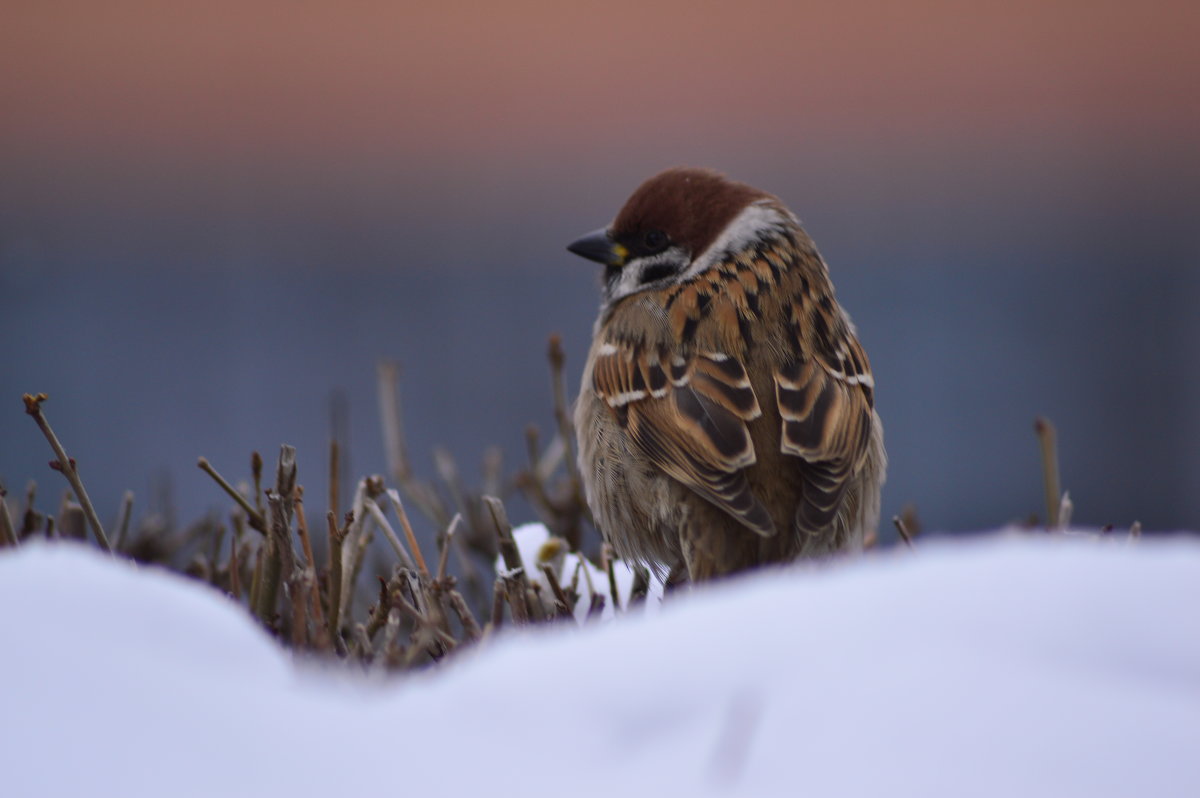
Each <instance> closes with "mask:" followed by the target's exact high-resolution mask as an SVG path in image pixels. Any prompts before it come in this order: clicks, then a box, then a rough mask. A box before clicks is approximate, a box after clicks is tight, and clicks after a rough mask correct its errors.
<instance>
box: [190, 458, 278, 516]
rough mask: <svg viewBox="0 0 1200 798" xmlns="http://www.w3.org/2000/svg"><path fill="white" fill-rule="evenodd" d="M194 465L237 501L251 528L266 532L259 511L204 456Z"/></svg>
mask: <svg viewBox="0 0 1200 798" xmlns="http://www.w3.org/2000/svg"><path fill="white" fill-rule="evenodd" d="M196 465H198V466H199V467H200V470H201V471H203V472H204V473H206V474H208V475H209V476H210V477H212V478H213V481H214V482H216V483H217V485H218V486H219V487H220V488H221V490H223V491H225V493H227V494H229V498H231V499H233V500H234V501H235V502H237V504H238V506H239V507H241V508H242V510H243V511H244V512H245V513H246V523H248V524H249V525H250V528H251V529H256V530H258V531H259V532H261V533H263V534H264V535H265V534H267V522H266V521H265V520H264V519H263V517H262V514H261V513H259V512H258V510H256V509H254V505H252V504H250V502H249V501H247V500H246V497H245V496H243V495H242V494H240V493H238V491H237V490H236V489H235V488H234V487H233V485H230V484H229V482H227V481H226V479H225V477H223V476H221V475H220V474H219V473H218V472H217V469H215V468H213V466H212V464H211V463H209V462H208V460H207V459H206V458H203V457H201V458H200V459H199V460H197V461H196Z"/></svg>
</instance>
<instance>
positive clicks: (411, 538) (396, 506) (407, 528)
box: [387, 488, 459, 581]
mask: <svg viewBox="0 0 1200 798" xmlns="http://www.w3.org/2000/svg"><path fill="white" fill-rule="evenodd" d="M387 497H388V501H390V502H391V503H392V509H393V510H395V511H396V517H398V518H399V519H400V526H401V527H403V528H404V536H405V537H406V538H408V546H409V548H411V549H412V555H413V557H414V558H416V561H417V570H418V571H419V572H420V574H421V576H422V578H424V579H425V580H426V581H428V579H429V569H428V568H427V567H426V566H425V557H424V556H423V555H422V554H421V546H420V545H419V544H418V543H417V536H416V535H414V534H413V528H412V524H411V523H409V520H408V513H406V512H404V503H403V502H401V501H400V493H399V491H397V490H396V489H395V488H389V489H388V491H387ZM455 517H456V518H457V517H459V516H458V515H456V516H455Z"/></svg>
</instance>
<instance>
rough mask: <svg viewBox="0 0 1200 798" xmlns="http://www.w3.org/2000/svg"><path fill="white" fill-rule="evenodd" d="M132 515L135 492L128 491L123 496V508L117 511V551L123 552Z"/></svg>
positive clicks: (115, 542)
mask: <svg viewBox="0 0 1200 798" xmlns="http://www.w3.org/2000/svg"><path fill="white" fill-rule="evenodd" d="M132 515H133V491H131V490H127V491H125V493H124V495H122V496H121V507H120V509H118V510H117V535H116V538H115V539H114V544H113V545H114V547H115V548H116V550H117V551H122V550H123V547H124V545H125V537H126V535H128V534H129V519H130V518H131V517H132Z"/></svg>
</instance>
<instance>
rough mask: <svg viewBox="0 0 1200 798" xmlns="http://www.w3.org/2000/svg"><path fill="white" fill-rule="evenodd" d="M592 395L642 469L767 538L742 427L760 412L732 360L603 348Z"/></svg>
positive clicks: (770, 530)
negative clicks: (645, 464)
mask: <svg viewBox="0 0 1200 798" xmlns="http://www.w3.org/2000/svg"><path fill="white" fill-rule="evenodd" d="M592 388H593V390H595V392H596V394H597V395H598V396H599V397H600V398H601V399H603V400H604V401H605V402H606V403H607V404H608V407H609V409H610V410H611V411H612V413H613V414H614V416H615V417H616V419H617V421H618V422H619V423H620V424H621V425H622V427H624V429H625V431H626V433H627V434H628V435H629V439H630V440H631V441H632V442H633V444H634V445H635V446H636V447H637V448H638V450H639V451H640V452H641V453H642V454H643V455H645V456H646V458H648V459H649V460H650V462H652V463H654V465H656V466H657V467H658V468H660V469H662V470H663V472H665V473H666V474H668V475H669V476H671V477H672V478H674V479H676V480H678V481H679V482H680V483H682V484H684V485H686V486H687V487H688V488H690V489H691V490H693V491H695V492H696V493H698V494H699V495H701V496H703V497H704V498H705V499H707V500H708V501H710V502H712V503H713V504H715V505H716V506H717V507H719V508H720V509H722V510H723V511H725V512H726V513H728V514H729V515H731V516H732V517H733V518H735V519H737V520H738V521H739V522H741V523H742V524H743V525H744V526H745V527H747V528H748V529H750V530H752V531H753V532H756V533H758V534H760V535H764V536H769V535H773V534H775V525H774V523H773V522H772V521H771V517H770V515H768V513H767V511H766V508H765V507H763V505H762V503H761V502H760V501H759V500H758V499H757V498H756V497H755V496H754V494H753V493H752V492H751V491H750V485H749V483H748V482H747V480H746V473H745V469H746V467H747V466H750V465H753V464H754V462H755V454H754V444H753V442H752V441H751V439H750V432H749V430H748V429H747V428H746V422H748V421H751V420H753V419H755V418H757V417H758V416H760V415H761V414H762V411H761V410H760V409H759V405H758V398H757V397H756V396H755V395H754V390H753V388H752V387H751V386H750V380H749V378H748V377H747V375H746V369H745V367H744V366H743V365H742V363H741V362H740V361H739V360H738V359H737V358H734V357H732V356H730V355H726V354H724V353H721V352H700V353H695V354H692V355H690V356H683V355H678V354H673V355H669V354H667V353H666V352H664V351H662V350H657V351H656V350H652V349H650V348H648V347H640V346H637V345H636V344H628V343H621V342H617V341H611V340H610V341H605V342H602V343H601V344H599V347H598V349H597V352H596V356H595V359H594V363H593V368H592Z"/></svg>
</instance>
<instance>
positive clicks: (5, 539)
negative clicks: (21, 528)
mask: <svg viewBox="0 0 1200 798" xmlns="http://www.w3.org/2000/svg"><path fill="white" fill-rule="evenodd" d="M7 497H8V491H7V490H5V489H4V488H3V486H0V546H19V545H20V540H19V539H18V538H17V531H16V530H15V529H14V528H13V523H12V516H10V515H9V514H8V498H7Z"/></svg>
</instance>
